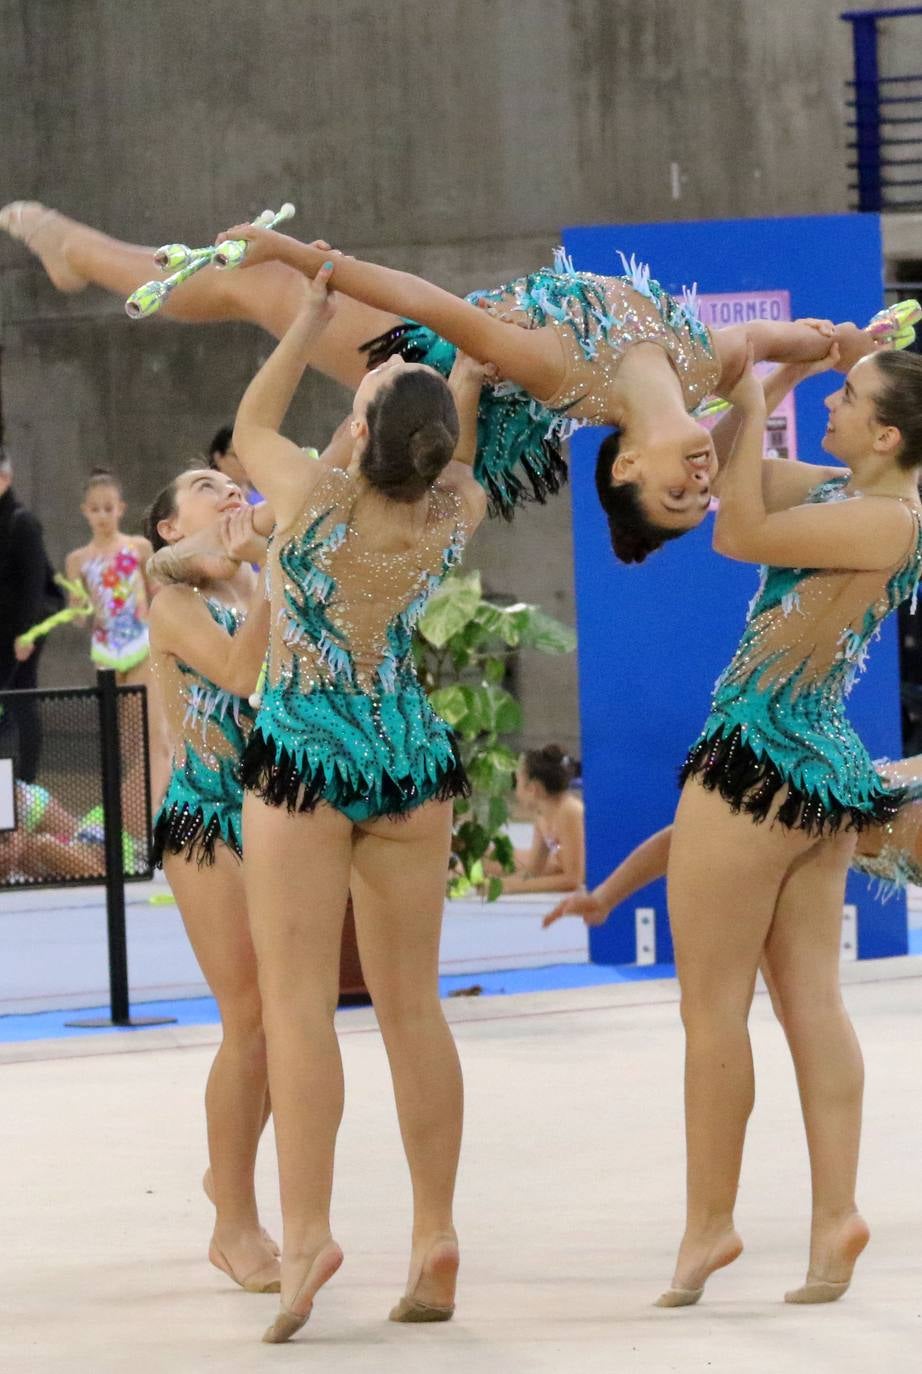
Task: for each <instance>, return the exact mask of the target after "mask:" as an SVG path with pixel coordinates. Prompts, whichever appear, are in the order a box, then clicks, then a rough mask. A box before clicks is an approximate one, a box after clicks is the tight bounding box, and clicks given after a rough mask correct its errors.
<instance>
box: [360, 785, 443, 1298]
mask: <svg viewBox="0 0 922 1374" xmlns="http://www.w3.org/2000/svg"><path fill="white" fill-rule="evenodd" d="M451 819H452V808H451V804H450V803H444V802H443V803H430V804H429V805H426V806H423V807H420V809H419V810H418V811H414V812H412V813H411V814H410V816H409V817H408V818H406V819H404V820H400V821H392V820H391V821H388V820H378V821H374V822H370V823H368V824H366V825H363V826H361V827H359V830H360V833H359V835H358V837H357V839H356V842H355V847H354V855H353V870H352V897H353V902H354V904H355V917H356V930H357V933H358V940H359V951H360V954H361V958H362V968H363V971H364V973H365V977H366V980H367V982H368V988H369V991H370V992H371V995H372V1000H373V1001H374V1005H375V1011H376V1013H377V1017H378V1024H379V1025H380V1027H381V1034H382V1036H383V1037H384V1044H385V1048H386V1050H387V1056H388V1060H389V1063H390V1066H391V1075H392V1078H393V1082H394V1095H395V1098H396V1102H397V1112H398V1116H399V1118H400V1132H401V1136H402V1138H403V1145H404V1149H405V1151H406V1156H407V1163H408V1165H409V1169H410V1178H411V1181H412V1185H413V1237H412V1248H411V1256H410V1272H409V1280H408V1284H407V1298H406V1299H405V1300H404V1302H403V1303H402V1304H400V1305H398V1307H397V1308H395V1309H394V1312H393V1313H392V1314H391V1315H392V1317H393V1318H395V1319H399V1320H405V1319H410V1320H432V1319H433V1318H434V1316H436V1315H442V1316H445V1315H450V1314H451V1310H452V1308H453V1306H454V1296H455V1281H456V1277H457V1270H458V1249H457V1237H456V1235H455V1230H454V1222H453V1216H452V1203H453V1198H454V1190H455V1178H456V1175H457V1171H458V1156H459V1153H460V1149H461V1123H462V1115H463V1090H462V1083H461V1066H460V1064H459V1062H458V1052H457V1050H456V1048H455V1042H454V1039H453V1037H452V1034H451V1031H450V1030H449V1028H448V1024H447V1022H446V1020H445V1016H444V1014H443V1011H442V1005H441V1002H440V1001H439V982H438V979H439V936H440V932H441V927H442V908H443V906H444V904H445V879H446V874H447V872H448V859H449V851H450V845H451Z"/></svg>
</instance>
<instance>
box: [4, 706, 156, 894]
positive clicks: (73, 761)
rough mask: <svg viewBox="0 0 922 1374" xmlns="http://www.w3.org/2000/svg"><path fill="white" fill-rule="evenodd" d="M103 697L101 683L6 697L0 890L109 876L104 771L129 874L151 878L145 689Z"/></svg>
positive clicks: (98, 880) (86, 881)
mask: <svg viewBox="0 0 922 1374" xmlns="http://www.w3.org/2000/svg"><path fill="white" fill-rule="evenodd" d="M103 698H104V693H103V690H102V687H101V686H100V685H97V686H96V687H85V688H61V689H49V690H45V691H43V690H41V689H39V690H37V691H25V692H0V788H2V789H4V795H3V796H2V797H0V814H3V815H4V816H5V825H6V826H7V827H9V824H10V821H12V828H4V829H2V830H0V888H9V887H41V886H52V885H53V886H59V885H62V884H71V885H78V884H89V883H101V882H104V881H105V880H106V877H107V863H106V795H107V793H106V784H105V773H106V768H107V767H108V768H110V769H111V770H112V775H113V776H112V778H110V781H109V793H108V796H109V813H110V815H111V814H112V811H113V810H117V808H113V806H112V788H113V786H117V791H118V796H119V798H120V800H121V813H122V814H121V823H120V835H121V840H120V848H121V856H122V866H123V870H124V877H125V879H127V880H129V881H130V880H131V879H136V880H137V879H141V878H149V877H150V876H151V864H150V830H151V815H150V760H149V754H148V746H147V698H146V692H145V690H144V688H143V687H118V688H116V689H115V690H114V692H110V695H109V699H108V703H105V702H104V699H103ZM104 722H108V724H106V725H104ZM104 736H105V738H104ZM11 811H12V816H11V815H10V814H9V813H10V812H11ZM109 876H111V875H109Z"/></svg>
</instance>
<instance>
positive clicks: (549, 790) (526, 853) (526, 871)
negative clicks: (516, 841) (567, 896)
mask: <svg viewBox="0 0 922 1374" xmlns="http://www.w3.org/2000/svg"><path fill="white" fill-rule="evenodd" d="M578 772H579V766H578V764H576V763H574V761H573V760H572V759H571V758H569V757H568V756H567V755H566V754H565V753H564V751H563V750H562V749H561V748H560V745H558V744H546V745H545V746H544V748H543V749H529V750H528V752H527V753H525V754H523V755H522V757H521V759H520V760H519V766H518V769H517V770H516V775H515V794H516V798H517V799H518V801H519V803H520V804H521V805H523V806H524V807H526V808H527V809H528V811H529V812H531V813H532V814H533V815H534V818H535V829H534V835H533V837H532V842H531V846H530V847H529V848H528V849H517V850H516V851H515V872H514V873H511V874H506V873H504V872H503V869H502V866H501V865H500V864H498V863H496V862H495V861H491V862H490V863H489V864H487V865H485V868H486V871H487V872H488V873H489V874H492V875H494V876H497V877H500V878H501V879H502V884H503V892H504V893H505V894H507V895H511V894H514V893H521V892H570V891H572V889H573V888H574V887H579V886H581V884H582V882H583V875H584V873H585V869H586V859H585V835H584V824H583V821H584V817H583V801H582V798H581V797H580V796H579V795H578V794H577V793H575V792H573V791H572V790H571V787H570V784H571V783H572V781H573V779H574V777H576V776H577V774H578Z"/></svg>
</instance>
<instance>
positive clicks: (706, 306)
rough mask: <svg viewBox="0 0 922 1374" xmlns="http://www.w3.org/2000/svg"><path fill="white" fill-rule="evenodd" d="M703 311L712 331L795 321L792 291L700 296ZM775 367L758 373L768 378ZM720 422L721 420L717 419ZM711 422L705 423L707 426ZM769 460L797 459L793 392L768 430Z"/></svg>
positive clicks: (760, 365) (764, 365)
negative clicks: (740, 325) (772, 458)
mask: <svg viewBox="0 0 922 1374" xmlns="http://www.w3.org/2000/svg"><path fill="white" fill-rule="evenodd" d="M698 302H699V311H700V314H701V318H702V320H703V321H704V323H705V324H706V325H707V327H708V329H727V328H728V327H729V326H730V325H734V324H751V323H752V321H753V320H772V321H777V320H789V319H790V318H791V293H790V291H723V292H713V293H712V294H710V295H706V296H699V297H698ZM773 367H774V364H773V363H758V364H757V365H756V372H757V373H758V374H759V376H760V377H761V376H764V375H765V373H766V372H771V371H772V368H773ZM716 418H717V419H719V418H720V417H719V416H717V417H716ZM709 423H711V422H709V421H707V420H706V421H705V424H709ZM765 454H766V457H774V458H794V457H796V456H797V414H796V409H795V405H794V395H793V392H792V393H790V394H789V395H788V396H786V397H785V398H784V400H783V401H782V403H781V405H780V406H779V407H778V409H777V410H776V411H774V412H773V414H771V415H770V416H769V417H768V421H767V423H766V426H765Z"/></svg>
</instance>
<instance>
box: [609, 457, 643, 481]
mask: <svg viewBox="0 0 922 1374" xmlns="http://www.w3.org/2000/svg"><path fill="white" fill-rule="evenodd" d="M640 467H641V461H640V454H639V453H638V452H637V450H636V449H634V448H622V449H619V450H618V455H617V457H616V458H615V461H614V462H613V463H612V465H611V482H612V484H613V485H615V486H617V485H618V484H619V483H621V482H636V481H637V479H638V477H639V476H640Z"/></svg>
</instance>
